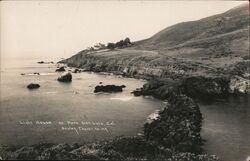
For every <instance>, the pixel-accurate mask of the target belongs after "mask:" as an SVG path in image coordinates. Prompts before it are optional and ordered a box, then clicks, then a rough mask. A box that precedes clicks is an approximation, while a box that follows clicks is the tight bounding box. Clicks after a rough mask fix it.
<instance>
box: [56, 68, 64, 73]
mask: <svg viewBox="0 0 250 161" xmlns="http://www.w3.org/2000/svg"><path fill="white" fill-rule="evenodd" d="M64 71H65V69H64V67H60V68H58V69H56V72H64Z"/></svg>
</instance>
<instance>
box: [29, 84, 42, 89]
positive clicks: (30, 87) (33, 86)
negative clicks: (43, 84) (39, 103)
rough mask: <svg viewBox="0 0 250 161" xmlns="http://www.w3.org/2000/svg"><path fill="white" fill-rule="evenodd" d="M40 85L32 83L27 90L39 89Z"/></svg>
mask: <svg viewBox="0 0 250 161" xmlns="http://www.w3.org/2000/svg"><path fill="white" fill-rule="evenodd" d="M39 87H40V85H39V84H36V83H30V84H29V85H28V86H27V88H28V89H36V88H39Z"/></svg>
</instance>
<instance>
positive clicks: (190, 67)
mask: <svg viewBox="0 0 250 161" xmlns="http://www.w3.org/2000/svg"><path fill="white" fill-rule="evenodd" d="M248 27H249V11H248V4H245V5H241V6H238V7H235V8H233V9H231V10H229V11H227V12H225V13H222V14H218V15H215V16H211V17H207V18H204V19H201V20H198V21H192V22H184V23H179V24H176V25H173V26H171V27H168V28H166V29H164V30H162V31H160V32H159V33H157V34H155V35H154V36H152V37H151V38H149V39H146V40H142V41H138V42H135V43H134V45H133V46H132V47H128V48H123V49H114V50H107V49H105V50H96V51H87V50H83V51H81V52H79V53H77V54H76V55H74V56H72V57H71V58H69V59H66V60H63V61H61V63H66V64H68V65H69V66H74V67H80V68H85V69H87V70H91V71H97V72H115V73H120V74H124V75H127V76H132V77H143V78H145V77H147V76H149V77H155V76H157V77H166V76H169V75H179V76H190V75H202V76H206V77H207V76H215V75H221V74H223V75H241V76H243V75H244V74H245V75H246V73H249V28H248Z"/></svg>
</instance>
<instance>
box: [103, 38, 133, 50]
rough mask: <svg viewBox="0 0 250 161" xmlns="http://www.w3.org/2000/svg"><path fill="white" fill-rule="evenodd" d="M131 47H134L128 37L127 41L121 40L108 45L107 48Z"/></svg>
mask: <svg viewBox="0 0 250 161" xmlns="http://www.w3.org/2000/svg"><path fill="white" fill-rule="evenodd" d="M131 45H132V43H131V42H130V39H129V38H128V37H127V38H126V39H124V40H120V41H118V42H116V43H108V44H107V48H108V49H115V48H124V47H128V46H131Z"/></svg>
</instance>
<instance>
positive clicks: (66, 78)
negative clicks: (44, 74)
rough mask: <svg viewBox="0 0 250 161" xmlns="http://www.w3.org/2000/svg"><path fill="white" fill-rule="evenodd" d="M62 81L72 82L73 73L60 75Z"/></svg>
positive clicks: (59, 79)
mask: <svg viewBox="0 0 250 161" xmlns="http://www.w3.org/2000/svg"><path fill="white" fill-rule="evenodd" d="M57 80H58V81H60V82H71V81H72V75H71V73H69V72H68V73H65V74H63V75H62V76H60V77H59V78H58V79H57Z"/></svg>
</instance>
